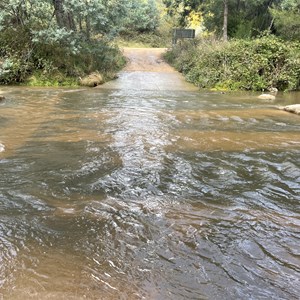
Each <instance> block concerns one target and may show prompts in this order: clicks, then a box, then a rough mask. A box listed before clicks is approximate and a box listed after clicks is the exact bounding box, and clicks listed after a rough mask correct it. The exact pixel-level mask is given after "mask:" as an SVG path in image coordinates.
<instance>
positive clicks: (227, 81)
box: [165, 35, 300, 91]
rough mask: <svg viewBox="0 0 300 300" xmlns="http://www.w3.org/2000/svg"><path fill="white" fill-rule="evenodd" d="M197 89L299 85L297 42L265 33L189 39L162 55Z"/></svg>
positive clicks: (299, 57)
mask: <svg viewBox="0 0 300 300" xmlns="http://www.w3.org/2000/svg"><path fill="white" fill-rule="evenodd" d="M165 58H166V60H167V61H168V62H169V63H171V64H172V65H173V66H174V67H175V68H176V69H177V70H179V71H180V72H182V73H183V74H184V75H185V77H186V79H187V81H189V82H191V83H193V84H195V85H197V86H198V87H200V88H217V89H225V90H254V91H262V90H266V89H268V88H271V87H275V88H277V89H278V90H298V89H299V88H300V43H299V42H286V41H282V40H280V39H279V38H277V37H275V36H272V35H267V36H262V37H261V38H257V39H253V40H232V41H230V42H226V43H225V42H221V41H216V40H193V41H187V42H184V43H181V44H179V45H176V46H175V47H173V48H172V49H170V50H169V51H168V52H167V53H166V54H165Z"/></svg>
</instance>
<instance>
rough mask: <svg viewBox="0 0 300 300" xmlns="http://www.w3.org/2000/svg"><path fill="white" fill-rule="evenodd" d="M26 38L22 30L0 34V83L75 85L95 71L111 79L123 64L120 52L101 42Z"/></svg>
mask: <svg viewBox="0 0 300 300" xmlns="http://www.w3.org/2000/svg"><path fill="white" fill-rule="evenodd" d="M29 35H30V32H29V31H28V32H27V31H26V30H24V29H19V30H13V29H12V30H11V31H8V30H6V31H5V32H4V33H1V34H0V41H2V43H3V45H5V47H2V48H1V53H0V84H12V83H24V82H26V83H28V84H33V85H74V84H77V83H78V80H79V78H80V77H83V76H84V75H86V74H89V73H91V72H94V71H100V72H101V73H102V74H103V75H104V78H106V79H110V78H112V77H114V74H115V72H117V71H118V70H119V69H120V68H121V67H122V66H123V64H124V63H125V61H124V58H123V57H122V55H121V52H120V51H119V49H118V48H117V47H114V46H112V45H110V44H109V43H108V42H105V41H104V40H103V39H101V40H90V41H88V42H85V41H84V39H82V40H81V39H80V38H76V37H72V38H70V39H68V37H67V36H65V37H62V38H57V39H52V40H49V39H48V40H45V39H37V38H34V37H32V36H29Z"/></svg>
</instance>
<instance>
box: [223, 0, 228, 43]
mask: <svg viewBox="0 0 300 300" xmlns="http://www.w3.org/2000/svg"><path fill="white" fill-rule="evenodd" d="M223 2H224V22H223V41H224V42H227V41H228V0H223Z"/></svg>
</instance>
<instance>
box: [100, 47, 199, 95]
mask: <svg viewBox="0 0 300 300" xmlns="http://www.w3.org/2000/svg"><path fill="white" fill-rule="evenodd" d="M165 51H166V49H165V48H124V49H123V53H124V56H125V57H126V59H127V65H126V66H125V68H124V69H123V70H122V71H121V72H120V73H119V74H118V75H119V78H118V79H117V80H113V81H110V82H107V83H105V84H104V85H101V86H99V88H102V89H119V90H124V91H126V90H162V91H168V90H170V91H171V90H172V91H180V90H183V91H186V90H188V91H191V90H197V88H196V87H195V86H193V85H191V84H189V83H187V82H186V81H185V80H184V78H183V76H182V75H181V74H180V73H178V72H177V71H176V70H175V69H174V68H172V67H171V66H170V65H169V64H167V63H166V62H165V61H164V60H163V57H162V54H163V53H164V52H165Z"/></svg>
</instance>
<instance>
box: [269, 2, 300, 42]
mask: <svg viewBox="0 0 300 300" xmlns="http://www.w3.org/2000/svg"><path fill="white" fill-rule="evenodd" d="M270 11H271V14H272V16H273V18H274V24H275V28H276V30H277V32H278V34H279V35H281V36H282V37H284V38H287V39H294V40H300V1H299V0H283V1H281V3H280V4H278V5H276V6H274V7H273V8H272V9H270Z"/></svg>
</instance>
